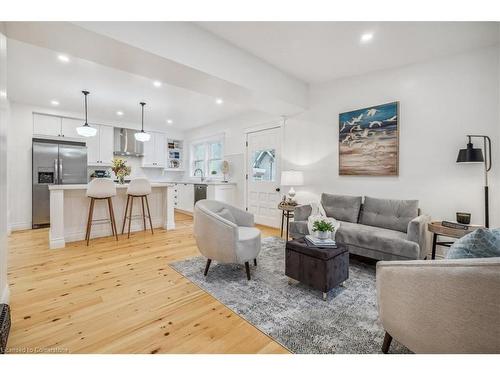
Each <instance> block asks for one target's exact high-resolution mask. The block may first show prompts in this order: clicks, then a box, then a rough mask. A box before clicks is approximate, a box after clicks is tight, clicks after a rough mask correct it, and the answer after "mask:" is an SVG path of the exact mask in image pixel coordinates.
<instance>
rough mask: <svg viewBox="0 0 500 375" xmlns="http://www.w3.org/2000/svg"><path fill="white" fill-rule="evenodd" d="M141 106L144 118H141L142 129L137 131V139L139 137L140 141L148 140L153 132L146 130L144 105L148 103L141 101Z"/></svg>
mask: <svg viewBox="0 0 500 375" xmlns="http://www.w3.org/2000/svg"><path fill="white" fill-rule="evenodd" d="M140 104H141V107H142V120H141V131H140V132H137V133H135V139H137V140H138V141H139V142H147V141H149V139H150V138H151V134H148V133H146V132H145V131H144V106H145V105H146V103H144V102H141V103H140Z"/></svg>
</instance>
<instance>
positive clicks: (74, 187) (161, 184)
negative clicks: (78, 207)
mask: <svg viewBox="0 0 500 375" xmlns="http://www.w3.org/2000/svg"><path fill="white" fill-rule="evenodd" d="M172 184H173V183H172V182H151V187H152V188H163V187H169V186H172ZM87 185H88V184H68V185H49V190H87ZM115 185H116V188H117V189H125V188H127V187H128V184H115Z"/></svg>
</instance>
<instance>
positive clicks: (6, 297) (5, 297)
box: [0, 285, 10, 304]
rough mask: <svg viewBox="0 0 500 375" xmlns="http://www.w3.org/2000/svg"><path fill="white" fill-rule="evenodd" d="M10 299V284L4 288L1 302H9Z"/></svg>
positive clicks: (0, 298)
mask: <svg viewBox="0 0 500 375" xmlns="http://www.w3.org/2000/svg"><path fill="white" fill-rule="evenodd" d="M9 301H10V289H9V286H8V285H5V288H3V291H2V295H1V296H0V303H6V304H8V303H9Z"/></svg>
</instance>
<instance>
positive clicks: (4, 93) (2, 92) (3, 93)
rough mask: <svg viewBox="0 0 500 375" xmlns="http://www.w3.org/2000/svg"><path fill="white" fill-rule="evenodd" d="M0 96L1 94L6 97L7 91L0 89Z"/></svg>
mask: <svg viewBox="0 0 500 375" xmlns="http://www.w3.org/2000/svg"><path fill="white" fill-rule="evenodd" d="M0 96H1V97H2V98H6V97H7V92H6V91H3V90H2V91H0Z"/></svg>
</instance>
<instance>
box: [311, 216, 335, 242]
mask: <svg viewBox="0 0 500 375" xmlns="http://www.w3.org/2000/svg"><path fill="white" fill-rule="evenodd" d="M333 229H334V228H333V225H332V223H329V222H327V221H325V220H316V221H315V222H314V223H313V228H312V230H313V232H314V233H315V234H316V237H318V238H320V239H322V240H324V239H327V238H330V235H331V233H332V232H333Z"/></svg>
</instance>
